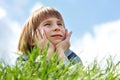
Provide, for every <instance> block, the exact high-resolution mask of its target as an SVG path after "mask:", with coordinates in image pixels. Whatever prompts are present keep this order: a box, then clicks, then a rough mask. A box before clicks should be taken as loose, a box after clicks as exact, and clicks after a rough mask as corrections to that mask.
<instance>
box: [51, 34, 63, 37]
mask: <svg viewBox="0 0 120 80" xmlns="http://www.w3.org/2000/svg"><path fill="white" fill-rule="evenodd" d="M51 37H57V38H61V37H62V35H60V34H55V35H52V36H51Z"/></svg>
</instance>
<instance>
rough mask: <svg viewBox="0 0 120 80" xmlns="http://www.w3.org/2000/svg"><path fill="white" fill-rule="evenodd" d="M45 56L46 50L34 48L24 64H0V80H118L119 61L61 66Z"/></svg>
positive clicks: (60, 63) (61, 63) (55, 57)
mask: <svg viewBox="0 0 120 80" xmlns="http://www.w3.org/2000/svg"><path fill="white" fill-rule="evenodd" d="M46 54H47V48H46V49H45V50H44V51H42V52H40V51H39V49H38V48H35V49H33V51H32V52H31V53H29V56H30V57H29V59H28V60H27V61H26V62H24V61H22V60H18V61H17V62H16V65H15V66H9V65H7V64H4V63H1V64H0V80H120V61H119V62H117V63H116V64H114V63H113V61H112V59H111V58H109V59H107V60H106V62H107V65H106V66H105V67H101V66H100V64H99V63H98V62H97V61H96V60H95V61H94V62H93V63H92V64H90V65H88V66H86V67H84V66H82V65H81V63H78V64H76V65H72V63H68V64H63V61H58V59H57V55H56V54H55V55H54V56H53V57H52V58H51V59H50V60H47V59H46ZM38 56H39V57H38Z"/></svg>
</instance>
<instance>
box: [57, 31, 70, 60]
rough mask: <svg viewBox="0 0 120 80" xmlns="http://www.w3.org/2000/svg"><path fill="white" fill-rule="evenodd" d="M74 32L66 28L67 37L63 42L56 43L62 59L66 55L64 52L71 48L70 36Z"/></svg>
mask: <svg viewBox="0 0 120 80" xmlns="http://www.w3.org/2000/svg"><path fill="white" fill-rule="evenodd" d="M71 34H72V32H69V33H68V31H67V30H66V37H65V40H63V41H62V42H60V43H58V44H57V45H56V50H57V52H58V54H59V58H60V59H62V58H64V57H65V54H64V52H65V51H66V50H67V49H69V47H70V37H71Z"/></svg>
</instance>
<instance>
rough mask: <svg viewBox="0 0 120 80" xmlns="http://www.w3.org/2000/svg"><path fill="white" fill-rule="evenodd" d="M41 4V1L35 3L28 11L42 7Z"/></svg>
mask: <svg viewBox="0 0 120 80" xmlns="http://www.w3.org/2000/svg"><path fill="white" fill-rule="evenodd" d="M42 6H43V4H42V3H40V2H39V3H36V4H35V5H34V6H33V8H32V9H31V11H30V13H32V12H34V11H35V10H36V9H39V8H40V7H42Z"/></svg>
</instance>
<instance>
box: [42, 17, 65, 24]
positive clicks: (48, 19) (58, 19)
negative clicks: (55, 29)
mask: <svg viewBox="0 0 120 80" xmlns="http://www.w3.org/2000/svg"><path fill="white" fill-rule="evenodd" d="M52 20H56V21H58V22H62V23H64V22H63V20H62V19H60V18H57V17H48V18H46V19H44V20H43V21H42V22H49V21H52Z"/></svg>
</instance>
